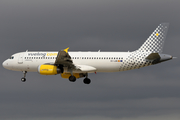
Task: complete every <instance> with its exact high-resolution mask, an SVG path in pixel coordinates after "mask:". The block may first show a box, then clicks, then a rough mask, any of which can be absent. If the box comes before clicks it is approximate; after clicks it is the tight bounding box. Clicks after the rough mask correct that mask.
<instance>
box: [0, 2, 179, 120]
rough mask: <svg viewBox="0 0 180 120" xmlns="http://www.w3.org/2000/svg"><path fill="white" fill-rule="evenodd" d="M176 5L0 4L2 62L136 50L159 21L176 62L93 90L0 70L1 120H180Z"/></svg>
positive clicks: (107, 78) (101, 79)
mask: <svg viewBox="0 0 180 120" xmlns="http://www.w3.org/2000/svg"><path fill="white" fill-rule="evenodd" d="M179 12H180V1H179V0H149V1H147V0H0V46H1V47H0V53H1V57H0V62H1V63H2V62H3V61H4V60H6V59H7V58H9V57H10V56H11V55H12V54H14V53H17V52H22V51H26V50H29V51H38V50H39V51H47V50H50V51H58V50H62V49H64V48H67V47H70V49H69V50H70V51H98V50H101V51H134V50H136V49H138V48H139V47H140V46H141V45H142V44H143V42H144V41H145V40H146V39H147V38H148V37H149V35H150V34H151V33H152V32H153V31H154V29H155V28H156V27H157V26H158V25H159V24H160V23H161V22H169V23H170V28H169V31H168V35H167V39H166V42H165V46H164V51H163V52H164V53H166V54H171V55H173V56H175V57H178V58H177V59H173V60H171V61H167V62H164V63H161V64H158V65H154V66H149V67H145V68H141V69H136V70H132V71H125V72H118V73H97V74H89V77H90V79H91V80H92V83H91V84H90V85H85V84H84V83H83V79H78V80H77V81H76V82H75V83H71V82H69V80H68V79H63V78H61V77H60V76H59V75H55V76H43V75H40V74H38V73H28V74H27V81H26V82H25V83H22V82H21V80H20V79H21V77H22V76H23V74H22V72H15V71H9V70H6V69H4V68H3V67H0V72H1V79H0V96H1V97H0V119H3V120H12V119H13V120H16V119H17V120H50V119H51V120H81V119H84V120H93V119H94V120H144V119H146V120H152V119H156V120H170V119H171V120H179V119H180V115H179V113H180V104H179V103H180V74H179V72H180V67H179V66H180V63H179V58H180V55H179V45H180V13H179Z"/></svg>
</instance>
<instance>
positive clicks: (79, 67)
mask: <svg viewBox="0 0 180 120" xmlns="http://www.w3.org/2000/svg"><path fill="white" fill-rule="evenodd" d="M76 69H77V70H80V71H81V72H95V71H96V70H97V69H96V68H95V67H92V66H88V65H76Z"/></svg>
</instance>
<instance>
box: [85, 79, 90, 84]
mask: <svg viewBox="0 0 180 120" xmlns="http://www.w3.org/2000/svg"><path fill="white" fill-rule="evenodd" d="M83 82H84V84H90V83H91V80H90V79H89V78H85V79H84V80H83Z"/></svg>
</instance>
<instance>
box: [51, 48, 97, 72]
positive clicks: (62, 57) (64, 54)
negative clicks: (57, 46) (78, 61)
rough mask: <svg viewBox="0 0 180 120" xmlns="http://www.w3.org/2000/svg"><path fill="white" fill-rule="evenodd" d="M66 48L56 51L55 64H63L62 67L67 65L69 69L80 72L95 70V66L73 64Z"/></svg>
mask: <svg viewBox="0 0 180 120" xmlns="http://www.w3.org/2000/svg"><path fill="white" fill-rule="evenodd" d="M68 49H69V48H66V49H64V50H61V51H59V52H58V55H57V58H56V61H55V63H54V64H55V65H56V66H59V65H63V66H64V67H68V69H69V70H72V71H76V72H78V73H79V72H80V73H87V72H95V71H96V68H94V67H92V66H88V65H75V64H74V63H73V61H72V59H71V56H70V55H69V54H68Z"/></svg>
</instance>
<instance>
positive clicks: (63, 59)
mask: <svg viewBox="0 0 180 120" xmlns="http://www.w3.org/2000/svg"><path fill="white" fill-rule="evenodd" d="M68 49H69V48H66V49H64V50H61V51H59V52H58V55H57V58H56V61H55V63H54V64H55V65H57V66H58V65H63V66H64V67H68V68H72V69H74V68H75V66H74V64H73V62H72V60H71V56H70V55H69V54H68Z"/></svg>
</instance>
